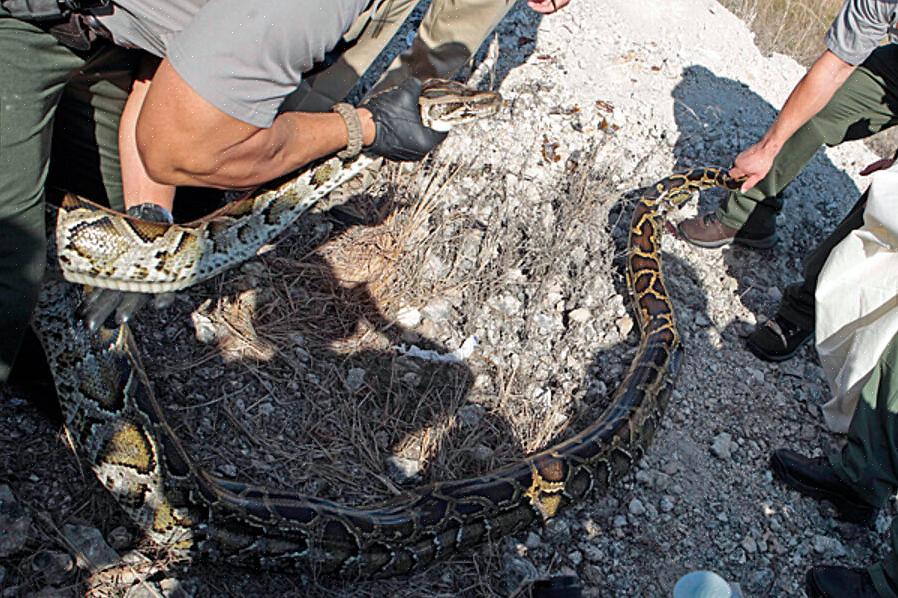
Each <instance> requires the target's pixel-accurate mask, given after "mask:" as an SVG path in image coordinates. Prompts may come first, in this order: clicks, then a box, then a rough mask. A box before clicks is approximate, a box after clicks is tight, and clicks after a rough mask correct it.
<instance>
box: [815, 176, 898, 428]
mask: <svg viewBox="0 0 898 598" xmlns="http://www.w3.org/2000/svg"><path fill="white" fill-rule="evenodd" d="M816 303H817V306H816V329H815V334H816V340H817V353H818V354H819V355H820V363H821V365H822V366H823V370H824V372H825V374H826V378H827V381H828V382H829V385H830V388H831V390H832V396H833V399H832V400H830V401H829V402H828V403H826V404H825V405H824V406H823V417H824V419H825V420H826V425H827V426H829V428H830V429H831V430H833V431H834V432H846V431H848V425H849V423H850V422H851V417H852V415H854V409H855V407H856V406H857V401H858V397H859V396H860V391H861V388H862V387H863V385H864V383H865V382H866V381H867V379H868V378H869V376H870V373H871V372H872V371H873V368H874V367H875V366H876V363H877V361H878V360H879V357H880V356H881V355H882V353H883V352H884V351H885V349H886V346H887V345H888V344H889V342H890V341H891V340H892V338H893V337H894V336H895V335H896V334H898V163H896V164H895V165H893V166H892V167H891V168H889V169H887V170H882V171H879V172H877V173H876V174H874V175H873V183H872V184H871V186H870V194H869V196H868V198H867V207H866V209H865V211H864V225H863V226H862V227H861V228H859V229H857V230H854V231H852V232H851V233H850V234H849V235H848V236H847V237H846V238H845V239H844V240H843V241H842V242H841V243H839V244H838V245H836V247H835V248H834V249H833V250H832V252H831V253H830V255H829V258H828V259H827V260H826V264H825V265H824V267H823V271H822V272H821V273H820V278H819V279H818V281H817V291H816Z"/></svg>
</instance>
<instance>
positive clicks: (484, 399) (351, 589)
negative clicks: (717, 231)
mask: <svg viewBox="0 0 898 598" xmlns="http://www.w3.org/2000/svg"><path fill="white" fill-rule="evenodd" d="M498 47H499V49H500V51H499V54H498V58H497V59H496V60H495V61H494V64H493V65H492V69H489V68H485V67H481V68H479V69H477V70H476V71H475V72H474V73H473V79H472V83H474V84H477V85H481V86H487V85H490V84H493V85H495V86H496V87H497V88H498V89H500V90H501V91H502V93H503V95H504V97H505V99H506V107H505V109H504V110H503V112H502V113H501V115H500V116H499V117H497V118H496V119H494V120H492V121H490V122H481V123H477V124H475V125H472V126H469V127H466V128H465V129H463V130H460V131H457V132H456V133H453V135H452V136H450V138H449V139H448V140H447V142H446V143H445V144H444V145H443V146H442V147H441V148H440V150H439V151H438V152H437V154H436V156H435V157H434V158H433V159H431V160H429V161H428V162H427V163H426V164H424V165H421V166H416V167H409V168H406V167H386V168H384V169H383V170H381V171H380V172H378V173H373V174H372V179H373V180H372V181H370V185H369V186H367V187H359V186H356V187H355V191H354V192H344V193H342V194H340V195H339V196H336V197H334V198H332V199H331V200H330V201H329V202H328V203H327V204H326V205H324V206H322V207H321V208H319V209H318V210H317V211H316V212H315V213H314V214H311V215H310V216H309V217H308V218H306V219H304V220H303V221H302V222H301V223H299V224H298V225H297V226H296V227H295V228H294V229H293V230H292V231H291V233H290V234H289V235H287V236H285V237H284V238H282V239H280V240H279V242H278V243H276V244H274V245H272V246H269V247H267V248H266V250H265V251H264V252H263V254H262V255H260V257H259V258H258V259H256V260H254V261H252V262H250V263H247V264H245V265H244V266H243V267H241V268H240V269H239V270H238V271H236V272H232V273H228V274H226V275H224V276H223V277H221V278H219V279H216V280H214V281H211V282H210V283H208V284H205V285H202V286H201V287H199V288H197V289H195V290H192V291H191V292H189V293H186V294H183V295H182V296H180V297H179V298H178V301H177V302H176V304H175V305H174V306H173V307H172V308H170V310H168V311H166V312H163V313H158V314H157V313H153V312H147V313H146V314H144V315H143V317H142V321H141V322H140V324H139V325H138V327H137V334H138V337H139V338H140V339H141V344H142V348H143V352H144V358H145V361H146V367H147V371H148V372H149V375H150V379H151V380H153V382H154V387H155V390H156V392H157V394H158V396H159V398H160V400H161V401H162V403H163V404H164V405H165V407H166V410H167V413H168V415H169V417H170V418H171V420H172V424H173V426H174V428H175V430H176V431H177V433H178V434H179V435H180V436H181V437H182V438H184V440H185V443H186V445H187V447H188V450H189V451H190V452H191V453H192V454H193V455H194V456H195V457H196V458H197V460H198V461H199V462H200V463H202V464H203V465H204V466H205V467H207V468H209V469H210V470H212V471H214V472H215V473H217V474H218V475H221V476H224V477H237V478H240V479H249V480H252V481H254V482H259V483H265V484H268V485H272V486H278V487H292V488H298V489H300V490H302V491H304V492H309V493H315V494H318V495H321V496H325V497H328V498H335V499H340V500H343V501H346V502H349V503H355V504H361V503H364V502H369V501H371V500H373V499H377V498H386V497H389V496H392V495H395V494H396V493H398V492H401V490H402V488H403V487H404V486H405V485H415V484H418V483H421V482H423V481H431V480H439V479H448V478H452V477H459V476H468V475H477V474H479V473H482V472H485V471H488V470H490V469H492V468H494V467H496V466H499V465H502V464H505V463H509V462H511V461H514V460H515V459H517V458H519V457H520V456H521V455H523V454H525V453H529V452H531V451H534V450H536V449H538V448H540V447H543V446H546V445H548V444H549V443H551V442H552V441H553V440H556V439H559V438H562V437H564V436H566V435H570V434H571V433H573V432H575V431H577V430H579V429H582V428H583V427H584V426H585V425H586V424H587V423H588V422H590V421H592V420H593V419H595V418H596V417H597V416H598V415H599V414H600V413H601V410H602V408H603V407H604V406H605V405H607V402H608V397H609V396H610V394H611V392H612V391H613V389H614V388H615V386H616V385H617V383H618V382H619V381H620V379H621V378H622V376H623V373H624V371H625V369H626V367H627V365H628V363H629V361H630V359H631V357H632V355H633V352H634V349H635V344H636V341H637V333H636V332H635V330H634V329H633V321H632V319H631V315H630V314H629V313H628V311H627V306H628V298H627V295H626V289H625V285H624V281H623V275H622V270H621V267H620V266H621V263H620V256H621V251H622V248H623V246H624V243H625V239H624V230H623V227H624V226H625V222H626V219H627V217H628V213H629V206H630V205H631V201H632V199H633V198H634V197H636V196H637V195H638V193H639V190H640V188H642V187H643V186H645V185H647V184H649V183H651V182H653V181H654V180H657V179H659V178H661V177H664V176H666V175H667V174H669V173H670V172H672V171H674V170H676V169H681V168H686V167H691V166H699V165H705V164H728V163H729V162H730V161H731V160H732V158H733V156H734V155H735V154H736V153H737V152H738V150H739V149H740V148H743V147H745V146H746V145H747V144H749V143H751V142H752V141H753V140H754V139H756V138H757V137H759V136H760V135H761V134H762V133H763V131H764V129H765V128H766V126H767V125H768V124H769V122H770V121H771V120H772V118H773V116H774V114H775V107H778V106H780V105H781V104H782V102H783V101H784V100H785V97H786V96H787V94H788V92H789V90H790V89H791V87H792V85H794V83H795V82H796V81H797V80H798V79H799V78H800V76H801V74H802V72H803V69H802V68H801V67H800V66H799V65H797V64H796V63H795V62H793V61H792V60H791V59H788V58H786V57H783V56H779V55H774V56H763V55H761V54H760V53H759V52H758V50H757V49H756V48H755V46H754V44H753V40H752V35H751V33H750V32H749V31H748V30H747V29H746V27H745V26H744V25H743V24H742V23H741V22H740V21H739V20H738V19H736V18H735V17H734V16H733V15H732V14H730V13H729V12H727V11H726V10H724V9H723V8H722V7H720V5H718V4H717V3H716V2H713V1H711V0H668V1H667V2H665V3H664V10H663V11H660V10H655V11H650V10H646V9H645V7H644V6H641V5H639V4H638V3H632V2H626V1H625V0H590V1H588V2H587V1H579V0H575V1H574V2H573V3H572V4H571V6H570V7H569V8H568V9H567V10H565V11H564V12H562V13H559V14H558V15H555V16H553V17H550V18H545V19H542V20H541V19H540V18H539V17H538V16H537V15H535V14H534V13H532V12H530V11H529V10H528V9H527V8H526V6H524V5H519V6H517V8H516V9H515V10H514V11H513V13H512V14H511V15H510V17H509V18H508V19H507V20H506V21H505V22H504V23H503V24H502V25H501V27H500V29H499V37H498ZM491 62H493V58H492V57H490V56H489V54H487V60H486V66H490V63H491ZM875 157H876V156H875V154H873V153H872V152H871V151H869V150H868V149H867V148H866V147H864V146H863V145H861V144H849V145H846V146H843V147H840V148H836V149H831V150H827V151H826V152H825V153H824V152H821V153H820V154H819V155H818V156H817V157H816V158H815V159H814V160H813V161H812V163H811V164H810V165H809V167H808V168H807V169H806V170H805V172H804V173H803V174H802V175H801V177H800V178H799V179H798V181H797V182H796V183H795V184H794V185H792V186H791V187H790V188H789V190H788V191H787V193H786V198H785V199H786V209H785V210H784V212H783V214H782V217H781V226H780V236H781V241H780V243H779V245H778V246H777V248H776V249H775V250H773V251H750V250H746V249H743V248H739V247H733V248H726V249H723V250H721V251H706V250H700V249H696V248H693V247H691V246H690V245H688V244H686V243H684V242H682V241H680V240H678V239H676V238H673V237H668V238H666V239H665V255H664V260H665V262H664V268H665V272H666V274H667V278H668V282H669V286H670V288H671V291H672V294H673V299H674V303H675V305H676V306H677V309H678V317H679V322H680V330H681V332H682V334H683V337H684V342H685V345H686V348H687V357H686V362H685V367H684V368H683V371H682V374H681V376H680V379H679V382H678V384H677V387H676V390H675V391H674V394H673V400H672V402H671V406H670V408H669V411H668V414H667V417H666V419H665V423H664V425H663V427H662V429H661V430H660V431H659V432H658V434H657V437H656V438H655V441H654V443H653V445H652V447H651V448H650V450H649V451H648V454H647V456H646V457H645V458H644V459H643V460H642V462H641V463H640V464H639V466H638V468H636V470H635V471H633V472H632V474H631V475H629V476H628V477H627V478H626V479H625V480H624V481H623V483H619V484H617V485H616V487H615V488H614V489H613V491H612V492H611V493H610V494H609V495H607V496H596V497H593V498H591V499H590V500H589V501H588V502H584V503H583V504H581V505H579V506H577V507H575V508H573V509H572V510H570V511H568V512H567V513H565V514H564V515H563V516H561V517H559V518H557V519H554V520H552V521H551V522H550V523H549V524H548V525H546V526H545V527H535V528H533V529H531V530H529V531H528V532H526V533H522V534H520V535H519V536H516V537H512V538H507V539H506V540H504V541H502V542H499V543H496V544H495V545H492V546H487V547H484V548H482V549H480V550H478V551H476V552H474V553H468V554H463V555H460V556H458V557H455V558H453V559H451V560H450V561H448V562H447V563H445V564H440V565H437V566H434V567H432V568H431V569H429V570H427V571H425V572H423V573H421V574H418V575H415V576H414V577H411V578H408V579H400V580H387V581H382V582H369V583H363V584H351V585H350V584H343V583H340V582H336V581H334V580H326V579H324V580H316V579H306V578H303V577H296V576H292V577H291V576H286V575H279V574H270V573H262V572H252V571H245V570H239V569H232V568H229V567H226V566H221V565H215V564H203V563H183V562H175V561H172V560H171V559H170V558H169V557H168V555H166V554H165V553H164V552H160V551H159V550H158V549H156V548H154V547H153V546H152V545H150V544H149V543H148V542H146V541H145V540H143V539H142V538H141V534H140V532H139V531H138V530H137V529H136V528H134V527H133V526H131V525H130V523H129V522H128V521H127V519H126V518H125V517H124V516H123V514H122V513H121V512H120V511H119V510H118V509H117V507H116V506H115V504H114V502H113V501H112V500H111V499H110V498H109V497H108V496H107V495H106V493H105V492H104V491H103V490H102V489H101V488H100V487H99V485H98V484H97V482H96V481H95V480H94V479H93V478H92V476H91V474H90V472H89V471H83V470H82V469H81V468H80V466H79V465H78V463H77V461H76V460H75V459H74V457H73V456H72V454H71V452H70V450H69V448H68V445H67V440H66V438H65V436H64V434H63V433H62V432H61V431H60V428H59V426H58V424H56V423H54V422H53V421H52V420H49V419H47V418H45V417H43V416H41V415H40V414H38V412H37V411H35V410H34V408H33V407H32V406H31V405H30V404H28V403H26V402H25V401H23V400H22V399H21V398H20V397H17V396H14V395H10V394H9V393H5V394H3V395H0V405H2V407H0V588H2V590H0V594H2V596H18V595H33V596H48V597H49V596H69V595H78V594H82V593H86V594H87V595H95V596H106V595H116V596H118V595H127V596H129V598H135V597H137V596H159V595H165V596H184V595H197V596H217V595H235V596H236V595H268V594H280V595H290V596H306V595H320V596H358V595H370V596H373V595H384V594H392V595H400V596H430V595H434V596H436V595H442V596H450V595H457V594H462V593H465V594H474V595H498V596H507V595H512V594H515V593H516V592H519V591H520V589H521V588H522V587H523V586H524V584H525V583H526V582H527V581H529V580H532V579H535V578H539V577H546V576H550V575H555V574H561V573H567V574H575V575H577V576H578V577H579V578H580V580H581V582H582V584H583V586H584V592H585V595H588V596H665V595H669V593H670V591H671V588H672V586H673V584H674V582H675V581H676V580H677V578H678V577H679V576H681V575H683V574H684V573H686V572H688V571H690V570H693V569H712V570H714V571H717V572H718V573H720V574H721V575H723V576H724V577H725V578H727V579H729V580H731V581H733V582H735V583H738V584H739V586H740V588H741V590H742V592H743V594H744V595H745V596H795V595H801V587H802V583H801V580H802V578H803V575H804V572H805V570H806V569H807V568H808V567H810V566H811V565H813V564H815V563H822V562H827V563H841V564H846V565H854V566H860V565H863V564H866V563H870V562H872V561H874V560H876V559H877V558H878V555H879V554H880V552H881V550H883V549H884V542H885V540H886V539H887V529H886V528H887V525H888V521H889V520H888V518H887V517H886V516H885V515H884V516H882V517H881V518H880V520H879V521H878V526H877V529H876V530H871V531H867V530H863V529H860V528H857V527H853V526H848V525H843V524H840V523H838V522H837V521H836V520H834V519H833V518H832V517H831V516H830V515H831V513H830V512H829V511H828V510H827V509H826V508H825V507H821V506H819V505H817V504H816V503H814V502H812V501H810V500H806V499H803V498H801V497H800V496H799V495H797V494H796V493H793V492H788V491H786V490H784V489H783V488H782V486H780V485H778V484H776V483H775V482H773V481H772V479H771V476H770V474H769V472H768V471H767V469H766V460H767V456H768V454H769V453H770V451H771V450H772V449H774V448H776V447H780V446H790V447H793V448H798V449H801V450H803V451H805V452H810V453H814V454H821V453H823V452H826V451H828V450H830V449H831V448H832V447H834V446H838V443H839V441H840V439H839V438H838V437H835V436H833V435H831V434H829V433H828V432H826V431H825V429H824V428H823V427H822V425H821V424H822V420H821V418H820V415H819V413H818V406H819V404H820V403H821V402H823V401H824V400H825V399H826V398H827V396H828V390H827V388H826V384H825V382H824V380H823V378H822V376H821V370H820V367H819V365H818V363H817V360H816V357H815V355H814V353H813V350H812V349H811V348H806V349H804V350H803V351H802V352H801V353H800V354H799V355H798V357H796V358H795V359H793V360H791V361H790V362H787V363H786V364H782V365H771V364H767V363H764V362H761V361H758V360H756V359H755V358H753V357H752V356H751V355H750V354H748V353H747V352H746V351H745V350H744V348H743V345H742V337H743V336H744V335H745V334H746V333H747V332H748V331H750V330H751V328H752V327H753V325H754V324H755V323H756V322H757V321H758V320H759V319H762V318H763V317H764V315H765V314H770V313H772V311H773V309H774V308H775V306H776V304H777V302H778V300H779V299H780V297H781V289H782V288H783V287H784V285H785V284H787V283H789V282H792V281H794V280H795V279H796V278H797V276H798V274H799V272H800V263H801V258H802V256H803V255H805V254H806V253H807V251H808V250H809V249H810V248H812V247H813V246H814V244H815V243H816V241H817V240H819V239H820V238H821V237H822V236H823V235H824V234H825V233H826V231H827V230H829V229H830V228H831V227H832V226H833V225H834V224H835V223H836V222H837V221H838V220H839V218H840V217H841V215H842V214H844V213H845V212H846V211H847V209H848V208H849V207H850V205H851V204H852V203H853V202H854V201H855V199H856V197H857V195H858V189H859V187H862V186H864V185H865V184H866V183H864V182H863V181H861V180H860V179H859V178H858V177H857V176H856V175H855V173H856V172H857V171H858V170H860V168H861V167H862V166H864V165H865V164H867V163H869V162H871V161H872V160H873V159H875ZM719 197H720V196H719V195H718V194H715V193H714V192H710V193H708V194H707V195H706V196H703V197H702V198H701V203H702V205H704V206H705V207H710V206H712V205H714V203H715V202H716V201H718V199H719ZM695 210H696V206H695V205H692V206H690V207H687V208H685V209H684V210H683V212H682V213H681V214H674V215H672V218H673V219H678V218H681V217H684V216H686V215H691V214H693V213H694V212H695ZM446 355H450V356H451V357H452V359H446V358H445V356H446ZM438 356H443V358H440V357H438Z"/></svg>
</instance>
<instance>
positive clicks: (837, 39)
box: [825, 0, 898, 65]
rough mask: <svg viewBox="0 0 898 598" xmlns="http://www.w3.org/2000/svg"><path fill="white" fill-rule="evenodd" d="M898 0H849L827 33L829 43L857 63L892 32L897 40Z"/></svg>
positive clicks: (851, 61)
mask: <svg viewBox="0 0 898 598" xmlns="http://www.w3.org/2000/svg"><path fill="white" fill-rule="evenodd" d="M896 21H898V0H846V1H845V4H844V5H843V6H842V10H841V11H840V12H839V14H838V16H837V17H836V20H835V21H833V24H832V26H831V27H830V28H829V31H828V32H827V33H826V38H825V42H826V47H827V48H829V50H830V51H831V52H832V53H833V54H835V55H836V56H838V57H839V58H841V59H842V60H844V61H845V62H847V63H849V64H853V65H858V64H860V63H862V62H863V61H864V60H866V59H867V57H868V56H869V55H870V53H871V52H873V50H875V49H876V47H877V46H878V45H879V44H880V42H882V40H883V39H885V37H886V36H887V35H888V36H889V37H890V38H892V39H893V40H894V39H895V36H896V33H898V30H896Z"/></svg>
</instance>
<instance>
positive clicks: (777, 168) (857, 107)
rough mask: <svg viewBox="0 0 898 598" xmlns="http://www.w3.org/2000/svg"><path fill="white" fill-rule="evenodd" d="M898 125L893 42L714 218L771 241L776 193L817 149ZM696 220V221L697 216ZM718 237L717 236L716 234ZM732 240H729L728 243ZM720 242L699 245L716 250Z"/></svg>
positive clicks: (696, 228) (897, 51)
mask: <svg viewBox="0 0 898 598" xmlns="http://www.w3.org/2000/svg"><path fill="white" fill-rule="evenodd" d="M896 123H898V44H889V45H887V46H882V47H880V48H878V49H877V50H876V51H874V52H873V54H872V55H871V56H870V57H869V58H868V59H867V60H866V61H865V62H864V63H863V64H862V65H861V66H860V67H858V68H857V69H856V70H855V71H854V73H852V75H851V76H850V77H849V78H848V80H847V81H846V82H845V84H844V85H843V86H842V87H841V89H839V91H837V92H836V94H835V95H834V96H833V98H832V100H830V102H829V103H828V104H827V105H826V106H825V107H824V108H823V110H821V111H820V112H819V113H818V114H817V115H816V116H815V117H814V118H812V119H811V120H810V121H809V122H808V123H807V124H805V125H804V126H803V127H802V128H800V129H799V130H798V131H796V133H795V134H794V135H792V137H791V138H790V139H789V140H788V141H787V142H786V143H785V145H783V148H782V149H781V150H780V152H779V154H778V155H777V157H776V159H775V160H774V163H773V167H772V168H771V170H770V173H769V174H768V175H767V176H766V177H765V178H764V179H763V180H762V181H761V182H760V183H758V185H757V186H755V187H754V188H753V189H751V190H750V191H748V192H747V193H744V194H743V193H738V192H733V193H730V194H729V195H728V196H727V197H726V198H725V199H724V201H723V203H722V204H721V206H720V207H719V208H718V210H717V212H716V219H717V220H718V221H719V223H720V224H722V225H723V226H724V227H725V228H726V229H727V232H729V233H735V234H736V240H737V241H738V240H740V237H741V239H742V240H743V242H748V243H749V244H750V243H751V242H752V240H754V239H766V238H770V237H773V235H774V234H775V231H776V215H777V213H779V211H780V209H781V208H782V200H781V199H780V193H781V192H782V191H783V189H785V187H786V186H787V185H788V184H789V183H791V182H792V180H793V179H794V178H795V177H796V176H798V174H799V173H800V172H801V170H802V168H804V166H805V164H807V163H808V161H810V159H811V158H812V157H813V156H814V154H815V153H816V152H817V150H818V149H819V148H820V146H821V145H823V144H826V145H829V146H833V145H838V144H840V143H842V142H843V141H850V140H854V139H861V138H864V137H868V136H870V135H872V134H874V133H877V132H879V131H882V130H884V129H887V128H889V127H891V126H893V125H895V124H896ZM699 218H701V217H699ZM704 228H706V227H704V226H703V225H701V223H700V222H699V219H690V220H688V221H684V222H683V223H681V226H680V230H681V231H682V232H683V233H684V236H685V237H686V238H687V240H691V241H695V240H699V241H701V240H702V239H701V235H702V233H703V232H705V231H704ZM721 234H722V233H721ZM730 240H732V239H730ZM726 242H728V240H724V241H723V242H722V243H718V244H714V243H709V244H705V245H704V246H706V247H718V246H720V245H722V244H725V243H726Z"/></svg>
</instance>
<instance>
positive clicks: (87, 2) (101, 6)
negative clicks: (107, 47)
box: [0, 0, 112, 51]
mask: <svg viewBox="0 0 898 598" xmlns="http://www.w3.org/2000/svg"><path fill="white" fill-rule="evenodd" d="M0 6H3V8H4V9H5V10H6V11H7V12H9V14H10V15H11V16H12V17H15V18H17V19H19V20H21V21H27V22H29V23H33V24H34V25H37V26H38V27H40V28H41V29H44V30H45V31H47V32H48V33H50V34H51V35H52V36H53V37H55V38H56V39H58V40H59V42H60V43H61V44H63V45H64V46H67V47H69V48H72V49H73V50H82V51H83V50H89V49H90V48H91V46H92V45H93V44H94V42H96V41H97V39H99V38H107V39H111V38H112V36H111V35H110V34H109V32H108V31H107V30H106V28H105V27H103V26H102V25H101V24H100V22H99V21H98V20H97V18H96V16H95V15H98V14H109V13H111V12H112V3H111V0H0Z"/></svg>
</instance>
